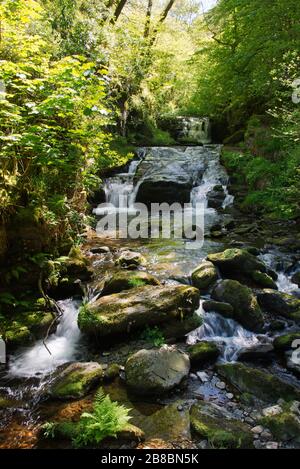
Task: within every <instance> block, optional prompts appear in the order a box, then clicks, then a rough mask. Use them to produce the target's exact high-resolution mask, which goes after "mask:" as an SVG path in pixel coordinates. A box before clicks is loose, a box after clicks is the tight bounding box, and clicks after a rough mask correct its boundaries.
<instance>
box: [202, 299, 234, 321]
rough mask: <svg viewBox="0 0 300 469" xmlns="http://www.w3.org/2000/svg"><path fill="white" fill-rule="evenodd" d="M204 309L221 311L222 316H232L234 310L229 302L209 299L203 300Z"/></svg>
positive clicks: (215, 311)
mask: <svg viewBox="0 0 300 469" xmlns="http://www.w3.org/2000/svg"><path fill="white" fill-rule="evenodd" d="M203 309H204V311H206V312H211V311H213V312H214V313H219V314H221V315H222V316H227V317H230V316H231V315H232V314H233V312H234V310H233V307H232V306H231V305H230V304H229V303H222V302H220V301H213V300H207V301H204V302H203Z"/></svg>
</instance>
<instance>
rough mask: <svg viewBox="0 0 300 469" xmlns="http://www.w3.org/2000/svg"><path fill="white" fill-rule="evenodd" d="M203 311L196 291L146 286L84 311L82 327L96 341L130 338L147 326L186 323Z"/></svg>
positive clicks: (100, 302) (99, 302) (111, 297)
mask: <svg viewBox="0 0 300 469" xmlns="http://www.w3.org/2000/svg"><path fill="white" fill-rule="evenodd" d="M198 307H199V290H197V289H196V288H193V287H189V286H184V285H178V286H145V287H138V288H134V289H132V290H128V291H126V292H123V293H117V294H114V295H109V296H104V297H101V298H100V299H98V300H97V301H94V302H92V303H89V304H87V305H85V306H84V307H82V308H81V310H80V312H79V317H78V325H79V328H80V329H81V331H82V332H84V333H85V334H87V335H89V336H91V337H94V338H95V339H99V338H108V337H111V336H120V335H121V336H127V335H128V334H129V332H131V331H135V330H138V329H141V328H144V327H145V326H156V325H160V324H162V323H166V322H169V321H171V320H174V319H176V320H178V321H183V320H184V319H185V318H188V317H191V316H192V314H193V312H194V311H195V310H196V309H197V308H198Z"/></svg>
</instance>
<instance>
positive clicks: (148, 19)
mask: <svg viewBox="0 0 300 469" xmlns="http://www.w3.org/2000/svg"><path fill="white" fill-rule="evenodd" d="M152 6H153V0H148V7H147V13H146V22H145V30H144V38H145V39H146V38H147V37H149V36H150V26H151V16H152Z"/></svg>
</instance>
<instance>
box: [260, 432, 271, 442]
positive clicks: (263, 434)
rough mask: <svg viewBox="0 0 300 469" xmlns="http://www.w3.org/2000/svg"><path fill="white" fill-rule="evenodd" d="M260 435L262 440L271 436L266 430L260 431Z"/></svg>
mask: <svg viewBox="0 0 300 469" xmlns="http://www.w3.org/2000/svg"><path fill="white" fill-rule="evenodd" d="M260 437H261V438H262V439H263V440H268V441H270V438H272V433H270V432H268V431H267V430H264V431H263V432H262V434H261V435H260Z"/></svg>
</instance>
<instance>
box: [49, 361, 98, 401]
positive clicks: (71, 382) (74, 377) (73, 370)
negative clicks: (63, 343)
mask: <svg viewBox="0 0 300 469" xmlns="http://www.w3.org/2000/svg"><path fill="white" fill-rule="evenodd" d="M103 375H104V373H103V369H102V367H101V365H99V363H93V362H89V363H72V364H71V365H68V366H67V367H65V365H63V366H62V367H59V368H58V370H57V372H56V376H55V378H54V381H53V382H52V383H51V385H50V388H49V391H48V394H49V396H50V397H51V398H53V399H62V400H68V399H80V398H82V397H84V396H86V395H87V394H88V393H89V392H90V391H91V389H92V388H93V387H95V386H96V385H97V384H98V383H99V382H100V381H101V380H102V378H103Z"/></svg>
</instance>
